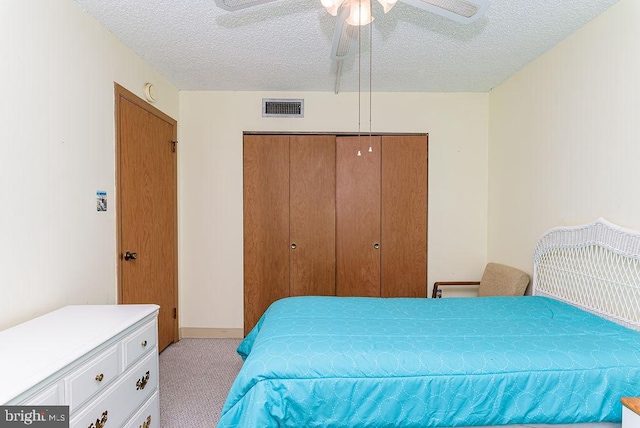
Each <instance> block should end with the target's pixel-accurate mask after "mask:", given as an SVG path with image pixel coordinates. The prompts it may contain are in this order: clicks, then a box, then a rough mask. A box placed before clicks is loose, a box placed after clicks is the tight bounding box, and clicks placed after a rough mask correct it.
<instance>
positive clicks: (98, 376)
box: [96, 373, 104, 382]
mask: <svg viewBox="0 0 640 428" xmlns="http://www.w3.org/2000/svg"><path fill="white" fill-rule="evenodd" d="M102 379H104V375H103V374H102V373H100V374H99V375H97V376H96V380H97V381H98V382H102Z"/></svg>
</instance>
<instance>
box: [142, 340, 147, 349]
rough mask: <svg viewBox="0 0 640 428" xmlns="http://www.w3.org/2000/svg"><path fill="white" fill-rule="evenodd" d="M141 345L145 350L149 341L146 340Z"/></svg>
mask: <svg viewBox="0 0 640 428" xmlns="http://www.w3.org/2000/svg"><path fill="white" fill-rule="evenodd" d="M141 345H142V347H143V348H145V347H146V346H147V341H146V340H143V341H142V343H141Z"/></svg>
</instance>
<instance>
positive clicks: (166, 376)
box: [160, 339, 242, 428]
mask: <svg viewBox="0 0 640 428" xmlns="http://www.w3.org/2000/svg"><path fill="white" fill-rule="evenodd" d="M239 343H240V339H182V340H181V341H179V342H178V343H174V344H172V345H170V346H169V347H167V348H166V349H165V350H164V351H162V353H160V426H162V428H205V427H207V428H214V427H215V426H216V425H217V424H218V420H219V419H220V412H221V411H222V406H223V405H224V401H225V399H226V398H227V394H228V393H229V389H230V388H231V384H232V383H233V381H234V379H235V378H236V375H237V374H238V371H239V370H240V367H241V366H242V359H241V358H240V356H239V355H238V354H237V353H236V348H237V347H238V344H239Z"/></svg>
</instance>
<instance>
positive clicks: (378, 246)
mask: <svg viewBox="0 0 640 428" xmlns="http://www.w3.org/2000/svg"><path fill="white" fill-rule="evenodd" d="M373 248H375V249H376V250H378V249H380V244H378V243H377V242H376V243H375V244H373Z"/></svg>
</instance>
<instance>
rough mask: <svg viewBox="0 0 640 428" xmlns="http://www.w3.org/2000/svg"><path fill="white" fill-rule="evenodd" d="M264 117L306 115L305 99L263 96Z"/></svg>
mask: <svg viewBox="0 0 640 428" xmlns="http://www.w3.org/2000/svg"><path fill="white" fill-rule="evenodd" d="M262 117H304V100H291V99H274V98H263V99H262Z"/></svg>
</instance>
